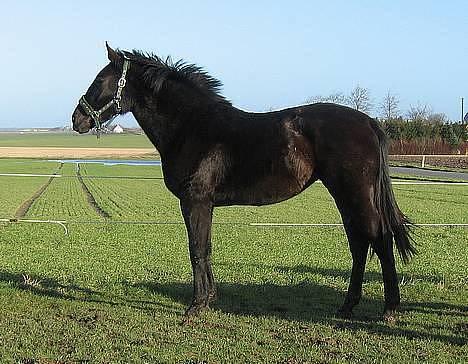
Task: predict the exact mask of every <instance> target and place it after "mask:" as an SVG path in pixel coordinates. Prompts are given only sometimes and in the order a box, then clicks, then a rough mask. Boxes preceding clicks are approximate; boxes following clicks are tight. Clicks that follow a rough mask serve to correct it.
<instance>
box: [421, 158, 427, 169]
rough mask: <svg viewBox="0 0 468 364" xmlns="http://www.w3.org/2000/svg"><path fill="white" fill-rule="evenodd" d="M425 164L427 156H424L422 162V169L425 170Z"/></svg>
mask: <svg viewBox="0 0 468 364" xmlns="http://www.w3.org/2000/svg"><path fill="white" fill-rule="evenodd" d="M425 164H426V156H425V155H423V156H422V161H421V168H424V166H425Z"/></svg>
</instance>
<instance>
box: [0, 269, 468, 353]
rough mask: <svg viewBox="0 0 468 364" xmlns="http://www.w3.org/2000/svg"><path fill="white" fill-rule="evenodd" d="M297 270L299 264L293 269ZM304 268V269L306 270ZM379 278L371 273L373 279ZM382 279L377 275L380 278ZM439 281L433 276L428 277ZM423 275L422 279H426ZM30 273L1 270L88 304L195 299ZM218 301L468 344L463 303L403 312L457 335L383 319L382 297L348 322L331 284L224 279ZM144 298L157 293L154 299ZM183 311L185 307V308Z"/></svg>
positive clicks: (185, 289) (153, 286)
mask: <svg viewBox="0 0 468 364" xmlns="http://www.w3.org/2000/svg"><path fill="white" fill-rule="evenodd" d="M277 269H278V270H286V271H287V270H289V269H290V268H287V267H277ZM292 269H295V268H292ZM300 269H302V268H300ZM322 273H323V274H325V273H326V274H329V275H330V276H332V277H337V276H339V277H341V276H344V275H345V274H347V273H346V272H344V271H340V270H336V271H335V270H328V269H327V270H321V274H322ZM372 278H374V276H373V274H371V279H372ZM375 278H376V279H377V276H375ZM427 278H428V279H433V278H432V277H427ZM421 279H422V278H421ZM22 280H24V276H23V275H21V274H17V273H10V272H4V271H3V272H0V283H8V284H9V285H11V286H13V287H14V288H17V289H22V290H28V291H30V292H32V293H34V294H37V295H41V296H48V297H54V298H57V299H66V300H76V301H81V302H88V303H99V304H108V305H112V306H130V307H132V308H134V309H140V310H147V311H153V310H156V309H162V310H169V311H177V310H178V309H180V307H179V308H174V305H171V304H170V303H169V304H168V303H167V300H157V299H154V297H155V295H156V297H157V296H158V295H159V296H163V297H166V298H169V299H170V300H171V301H173V302H177V303H179V304H182V305H183V306H185V305H187V304H188V303H189V302H190V300H191V294H192V285H191V284H190V283H181V282H160V283H158V282H153V281H140V282H137V283H130V282H128V281H122V285H124V287H125V290H126V291H128V292H129V293H130V294H129V295H126V296H125V297H122V296H115V295H112V294H111V293H106V292H99V291H96V290H91V289H88V288H83V287H80V286H78V285H76V284H71V285H66V284H62V283H59V282H58V281H56V280H54V279H48V278H44V277H42V278H37V277H36V280H37V281H39V282H41V283H40V286H38V287H36V286H35V285H34V284H31V285H28V284H24V283H18V282H21V281H22ZM134 289H137V290H138V291H139V292H141V291H142V290H143V292H145V291H147V292H148V295H145V294H144V295H143V297H142V296H141V295H139V296H132V295H131V291H132V290H134ZM217 289H218V299H217V301H216V302H214V303H213V304H212V309H214V310H215V311H220V312H223V313H229V314H233V315H240V316H255V317H259V318H262V317H265V318H268V317H276V318H278V319H285V320H290V321H295V322H298V323H303V324H308V323H321V324H327V325H330V326H333V327H335V328H336V329H338V330H341V329H346V330H353V331H354V330H365V331H367V332H369V333H375V334H378V335H386V336H404V337H407V338H420V339H430V340H437V341H441V342H446V343H449V344H454V345H464V344H466V337H467V329H468V327H467V325H466V322H467V317H468V310H467V307H465V306H458V305H454V304H448V303H443V302H424V303H420V302H405V303H404V304H403V307H402V313H401V314H400V315H405V314H406V313H411V312H416V313H422V314H436V315H438V316H444V315H450V316H452V318H455V319H459V320H458V321H459V323H458V324H456V326H457V327H454V329H453V330H452V331H453V332H452V333H451V334H442V333H438V332H440V331H441V330H439V329H440V328H442V324H438V323H436V322H431V321H430V320H427V321H426V322H424V323H421V327H420V328H418V329H417V330H416V329H414V330H413V329H408V328H406V326H404V325H398V324H397V325H389V324H387V323H386V322H384V321H382V320H381V312H382V307H383V300H382V299H380V298H379V299H374V298H370V297H363V299H362V300H361V303H360V304H359V305H358V306H357V307H356V308H355V317H354V319H352V320H344V319H341V318H339V317H337V316H336V310H337V309H338V308H339V306H340V304H341V303H342V302H343V300H344V297H345V292H344V291H342V290H340V289H336V288H333V287H330V286H328V285H327V286H326V285H322V284H317V283H314V282H311V281H304V282H302V283H300V284H295V285H278V284H272V283H263V284H251V283H232V282H219V283H218V284H217ZM144 296H151V297H152V299H151V300H150V299H148V298H145V297H144ZM180 314H181V315H182V310H180Z"/></svg>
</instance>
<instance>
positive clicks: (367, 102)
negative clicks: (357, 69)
mask: <svg viewBox="0 0 468 364" xmlns="http://www.w3.org/2000/svg"><path fill="white" fill-rule="evenodd" d="M346 100H347V104H348V105H350V106H351V107H353V108H354V109H356V110H359V111H362V112H369V111H370V110H371V109H372V102H371V98H370V93H369V90H368V89H367V88H364V87H361V86H359V85H356V87H355V88H354V89H353V90H352V91H351V93H350V94H349V96H348V97H347V98H346Z"/></svg>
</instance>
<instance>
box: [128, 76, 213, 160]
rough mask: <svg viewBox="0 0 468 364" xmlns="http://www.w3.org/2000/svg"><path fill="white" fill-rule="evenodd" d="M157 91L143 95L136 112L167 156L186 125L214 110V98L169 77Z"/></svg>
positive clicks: (135, 108)
mask: <svg viewBox="0 0 468 364" xmlns="http://www.w3.org/2000/svg"><path fill="white" fill-rule="evenodd" d="M168 83H170V84H169V85H167V86H166V87H164V88H163V89H162V90H161V91H159V93H158V94H157V95H154V94H153V93H152V92H151V91H149V90H148V92H147V93H146V94H144V95H142V96H141V97H140V100H138V101H137V102H135V104H134V107H133V110H132V112H133V115H134V116H135V119H136V120H137V121H138V123H139V125H140V126H141V128H142V129H143V131H144V132H145V134H146V135H147V136H148V138H149V139H150V140H151V142H152V143H153V144H154V145H155V147H156V148H157V149H158V151H159V153H160V154H161V157H162V158H163V157H164V155H165V154H166V153H168V152H169V151H170V150H171V149H172V148H171V146H172V145H173V144H174V142H175V141H176V140H177V139H178V138H177V137H178V136H179V134H181V129H182V127H183V126H184V125H185V126H186V125H189V124H191V125H193V124H194V123H197V122H199V121H200V119H201V118H200V117H199V116H200V115H204V116H206V115H207V112H211V113H213V112H214V109H215V108H213V103H214V101H213V100H210V99H209V98H208V97H207V96H205V95H202V94H201V93H200V92H199V91H198V92H197V90H193V89H191V88H190V87H189V86H186V85H183V84H180V83H177V82H173V81H168Z"/></svg>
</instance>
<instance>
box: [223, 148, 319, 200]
mask: <svg viewBox="0 0 468 364" xmlns="http://www.w3.org/2000/svg"><path fill="white" fill-rule="evenodd" d="M252 164H253V162H252V163H248V162H247V163H246V166H245V170H244V171H242V173H241V172H239V174H240V175H242V178H236V177H235V176H234V178H233V180H232V181H231V182H230V183H227V184H225V185H224V186H221V188H220V189H219V190H218V191H217V193H216V198H215V201H216V205H254V206H260V205H268V204H274V203H277V202H281V201H284V200H287V199H289V198H291V197H294V196H296V195H297V194H298V193H300V192H302V191H303V190H304V189H305V188H306V187H308V186H309V185H310V184H311V183H312V182H314V181H315V178H314V165H313V163H312V160H311V159H310V158H308V157H305V155H304V154H303V153H302V152H300V151H298V148H297V147H296V148H294V147H292V148H290V149H288V151H287V153H285V154H283V156H281V157H279V158H277V162H276V164H275V165H274V167H273V168H272V167H271V166H268V168H265V166H263V167H259V166H256V167H255V166H252ZM258 170H261V171H262V170H263V171H265V170H266V171H267V172H264V173H260V174H257V173H256V172H258ZM246 171H247V173H246ZM249 171H250V173H249Z"/></svg>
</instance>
